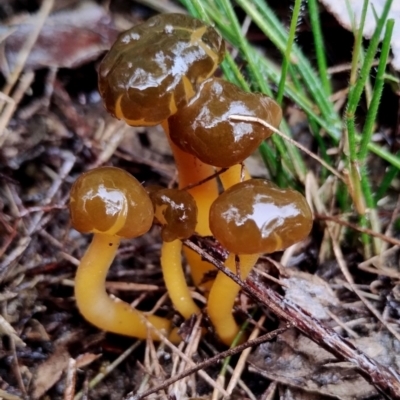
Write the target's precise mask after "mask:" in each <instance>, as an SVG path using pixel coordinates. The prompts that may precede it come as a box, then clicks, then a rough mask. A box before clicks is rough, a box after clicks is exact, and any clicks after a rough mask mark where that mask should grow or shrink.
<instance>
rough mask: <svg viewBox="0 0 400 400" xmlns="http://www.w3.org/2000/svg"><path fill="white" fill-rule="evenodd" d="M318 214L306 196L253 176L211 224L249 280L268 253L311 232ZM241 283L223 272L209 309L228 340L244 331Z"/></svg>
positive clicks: (234, 190)
mask: <svg viewBox="0 0 400 400" xmlns="http://www.w3.org/2000/svg"><path fill="white" fill-rule="evenodd" d="M311 227H312V214H311V210H310V207H309V206H308V204H307V201H306V199H305V198H304V197H303V196H302V195H301V194H300V193H299V192H297V191H295V190H293V189H280V188H278V187H277V186H276V185H275V184H273V183H272V182H270V181H267V180H263V179H250V180H247V181H244V182H241V183H238V184H236V185H233V186H232V187H230V188H229V189H228V190H226V191H225V192H223V193H222V194H221V195H220V196H219V197H218V198H217V200H215V202H214V203H213V204H212V206H211V209H210V228H211V231H212V233H213V235H214V236H215V238H216V239H217V240H218V241H219V242H220V243H221V244H222V245H223V246H224V247H225V248H226V249H227V250H228V251H229V252H230V255H229V256H228V259H227V260H226V266H227V267H228V268H229V269H230V270H231V271H232V272H235V273H236V260H235V258H238V260H239V266H240V278H241V279H242V280H245V279H246V278H247V276H248V275H249V273H250V271H251V269H252V267H253V266H254V264H255V263H256V262H257V259H258V257H259V255H260V254H262V253H273V252H275V251H280V250H283V249H285V248H287V247H289V246H291V245H292V244H294V243H297V242H299V241H301V240H303V239H304V238H305V237H307V235H308V234H309V233H310V230H311ZM239 289H240V288H239V286H238V285H237V284H236V283H234V282H233V281H232V280H231V279H229V278H228V277H227V276H226V275H224V274H223V273H221V272H218V275H217V277H216V279H215V281H214V283H213V286H212V288H211V291H210V295H209V298H208V305H207V312H208V315H209V316H210V319H211V322H212V323H213V325H214V327H215V330H216V332H217V334H218V336H219V337H220V339H221V340H222V342H224V343H225V344H226V345H228V346H229V345H230V344H231V343H232V341H233V339H234V338H235V336H236V335H237V334H238V332H239V327H238V325H237V323H236V322H235V319H234V318H233V315H232V307H233V304H234V301H235V298H236V295H237V294H238V292H239Z"/></svg>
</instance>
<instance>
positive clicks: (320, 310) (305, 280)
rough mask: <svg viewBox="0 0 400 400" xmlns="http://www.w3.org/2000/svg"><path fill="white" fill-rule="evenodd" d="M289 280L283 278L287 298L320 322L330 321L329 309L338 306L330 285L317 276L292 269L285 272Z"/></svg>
mask: <svg viewBox="0 0 400 400" xmlns="http://www.w3.org/2000/svg"><path fill="white" fill-rule="evenodd" d="M285 273H286V274H287V275H290V276H289V278H281V281H282V282H283V283H284V285H286V287H287V288H286V289H285V298H286V299H288V300H290V301H292V302H293V303H294V304H297V305H298V306H300V307H301V308H303V309H304V310H306V311H308V312H309V313H310V314H311V315H312V316H313V317H315V318H317V319H319V320H320V321H322V320H326V319H330V316H329V315H328V314H327V311H326V310H327V309H328V307H331V306H337V305H338V304H339V301H338V299H337V298H336V296H335V294H334V293H333V291H332V290H331V288H330V287H329V285H328V284H327V283H326V282H325V281H324V280H323V279H321V278H319V277H318V276H316V275H311V274H308V273H305V272H300V271H296V270H292V269H289V268H288V269H287V270H285Z"/></svg>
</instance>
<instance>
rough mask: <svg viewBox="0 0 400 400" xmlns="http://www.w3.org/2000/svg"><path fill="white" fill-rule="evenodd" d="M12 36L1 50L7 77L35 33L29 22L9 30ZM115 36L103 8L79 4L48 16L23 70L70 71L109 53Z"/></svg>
mask: <svg viewBox="0 0 400 400" xmlns="http://www.w3.org/2000/svg"><path fill="white" fill-rule="evenodd" d="M8 29H9V32H11V33H10V34H9V35H8V36H7V37H6V38H5V40H4V41H3V42H2V43H1V47H0V54H1V56H0V69H1V71H2V72H3V74H4V75H6V76H8V74H9V72H10V71H12V70H13V68H14V65H15V62H16V60H17V58H18V54H19V51H20V50H21V48H22V46H23V45H24V43H25V41H26V38H27V37H28V36H29V35H30V33H31V32H32V30H33V29H34V26H33V24H32V23H31V19H28V20H26V21H24V23H18V24H16V25H12V24H10V26H8ZM117 34H118V32H117V30H116V28H115V26H114V24H113V22H112V20H111V17H110V16H109V14H108V13H107V12H106V10H105V9H104V8H103V7H100V6H99V5H97V4H95V3H92V2H82V3H81V5H80V6H79V7H77V8H74V9H72V10H65V11H60V12H57V13H55V14H53V15H51V16H50V17H49V18H48V19H47V20H46V23H45V25H44V26H43V29H42V31H41V33H40V35H39V38H38V40H37V42H36V44H35V46H34V47H33V49H32V51H31V53H30V54H29V57H28V60H27V62H26V65H25V67H26V68H27V69H33V70H35V69H38V68H43V67H55V68H61V67H63V68H73V67H76V66H79V65H81V64H84V63H86V62H88V61H90V60H93V59H95V58H96V57H97V56H98V55H99V54H101V53H102V52H103V51H105V50H108V49H109V48H110V46H111V44H112V43H113V42H114V40H115V38H116V36H117Z"/></svg>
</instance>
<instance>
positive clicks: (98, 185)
mask: <svg viewBox="0 0 400 400" xmlns="http://www.w3.org/2000/svg"><path fill="white" fill-rule="evenodd" d="M69 209H70V213H71V221H72V226H73V227H74V228H75V229H76V230H77V231H79V232H82V233H93V240H92V242H91V244H90V245H89V248H88V249H87V251H86V253H85V254H84V256H83V258H82V260H81V262H80V264H79V266H78V269H77V272H76V278H75V298H76V303H77V306H78V309H79V311H80V313H81V314H82V315H83V317H84V318H85V319H86V320H87V321H89V322H90V323H92V324H93V325H95V326H97V327H98V328H100V329H103V330H105V331H108V332H114V333H118V334H121V335H126V336H133V337H136V338H140V339H145V338H147V337H148V336H150V337H152V338H153V339H159V337H158V335H157V333H155V332H154V331H152V330H148V328H147V325H146V321H145V320H146V319H147V321H148V322H149V323H150V324H151V325H153V326H154V327H155V328H156V329H157V330H160V331H161V332H163V333H166V332H169V330H170V328H171V323H170V321H168V320H167V319H165V318H160V317H157V316H154V315H149V316H146V317H145V316H144V315H143V314H142V313H141V312H139V311H137V310H135V309H133V308H131V307H130V305H129V304H127V303H125V302H124V301H121V300H119V299H112V298H111V297H109V296H108V294H107V292H106V289H105V280H106V276H107V272H108V270H109V268H110V265H111V263H112V261H113V260H114V257H115V254H116V252H117V249H118V246H119V244H120V241H121V239H122V238H128V239H130V238H135V237H137V236H140V235H143V234H144V233H146V232H147V231H148V230H149V229H150V227H151V226H152V223H153V216H154V213H153V205H152V203H151V201H150V198H149V196H148V195H147V193H146V191H145V190H144V189H143V188H142V186H141V185H140V183H139V182H138V181H137V180H136V179H135V178H134V177H133V176H132V175H130V174H128V173H127V172H125V171H123V170H121V169H119V168H114V167H100V168H96V169H93V170H90V171H88V172H86V173H84V174H82V175H81V176H79V178H78V179H77V180H76V181H75V182H74V184H73V186H72V188H71V194H70V204H69Z"/></svg>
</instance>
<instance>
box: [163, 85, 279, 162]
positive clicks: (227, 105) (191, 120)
mask: <svg viewBox="0 0 400 400" xmlns="http://www.w3.org/2000/svg"><path fill="white" fill-rule="evenodd" d="M234 114H239V115H245V116H252V117H258V118H260V119H262V120H264V121H266V122H269V123H270V124H271V125H273V126H274V127H278V126H279V124H280V122H281V119H282V110H281V108H280V107H279V105H278V104H277V103H276V102H275V101H274V100H272V99H271V98H269V97H267V96H264V95H261V94H255V93H248V92H244V91H243V90H241V89H240V88H239V87H237V86H236V85H234V84H232V83H230V82H227V81H224V80H223V79H219V78H210V79H207V80H206V81H205V82H203V83H202V84H201V86H200V88H199V91H198V93H197V94H196V95H195V97H193V98H192V99H191V100H190V102H189V104H188V105H187V106H185V107H183V108H182V109H180V110H179V111H178V112H177V113H176V114H174V115H173V116H171V118H169V120H168V123H169V130H170V136H171V140H172V141H173V142H174V143H175V144H176V145H177V146H178V147H179V148H180V149H182V150H183V151H186V152H187V153H190V154H193V155H194V156H196V157H197V158H198V159H200V160H201V161H203V162H205V163H207V164H210V165H213V166H216V167H221V168H227V167H230V166H232V165H234V164H238V163H241V162H243V161H244V160H245V159H246V158H247V157H248V156H249V155H250V154H251V153H253V151H255V150H256V149H257V147H258V146H259V145H260V143H261V142H262V141H263V140H264V139H266V138H268V137H269V136H271V134H272V132H271V130H270V129H268V128H266V127H264V126H261V125H260V124H257V123H253V122H240V121H232V120H230V119H229V117H230V116H231V115H234Z"/></svg>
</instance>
